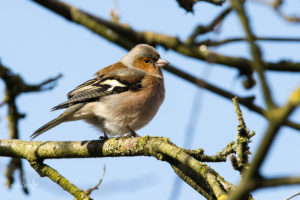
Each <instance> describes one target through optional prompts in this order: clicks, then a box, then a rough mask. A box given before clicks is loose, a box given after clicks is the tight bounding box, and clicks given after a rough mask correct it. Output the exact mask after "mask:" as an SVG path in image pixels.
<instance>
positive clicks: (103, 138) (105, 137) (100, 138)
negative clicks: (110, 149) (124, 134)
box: [99, 131, 108, 140]
mask: <svg viewBox="0 0 300 200" xmlns="http://www.w3.org/2000/svg"><path fill="white" fill-rule="evenodd" d="M103 134H104V136H100V137H99V140H107V139H108V136H107V134H106V132H105V131H103Z"/></svg>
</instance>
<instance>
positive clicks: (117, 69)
mask: <svg viewBox="0 0 300 200" xmlns="http://www.w3.org/2000/svg"><path fill="white" fill-rule="evenodd" d="M167 64H168V62H167V61H165V60H163V59H161V58H160V55H159V53H158V52H157V51H156V50H155V49H154V48H153V47H151V46H149V45H147V44H139V45H137V46H135V47H134V48H133V49H131V51H129V53H128V54H127V55H125V56H124V57H123V58H121V60H120V61H119V62H117V63H115V64H113V65H109V66H107V67H105V68H103V69H101V70H100V71H98V72H97V73H96V74H95V78H93V79H91V80H88V81H86V82H84V83H83V84H81V85H79V86H78V87H76V88H75V89H74V90H72V91H71V92H69V93H68V94H67V96H68V100H67V101H65V102H63V103H61V104H59V105H57V106H55V107H54V108H52V110H58V109H62V108H66V110H65V111H64V112H63V113H62V114H61V115H60V116H58V117H57V118H56V119H54V120H52V121H50V122H49V123H47V124H45V125H44V126H42V127H41V128H39V129H37V130H36V131H35V132H34V133H33V134H32V135H31V138H32V139H33V138H35V137H37V136H39V135H41V134H42V133H44V132H45V131H47V130H49V129H51V128H53V127H55V126H57V125H59V124H61V123H63V122H67V121H75V120H85V121H86V122H88V123H90V124H92V125H94V126H95V127H97V128H99V129H100V130H101V131H102V132H103V133H104V136H105V137H106V138H107V135H111V136H114V135H120V136H123V135H127V134H130V135H131V136H138V135H137V134H136V133H135V130H138V129H140V128H142V127H144V126H145V125H147V124H148V123H149V122H150V121H151V120H152V118H153V117H154V115H155V114H156V113H157V111H158V109H159V107H160V105H161V104H162V102H163V100H164V96H165V88H164V79H163V74H162V70H161V68H162V67H164V66H166V65H167Z"/></svg>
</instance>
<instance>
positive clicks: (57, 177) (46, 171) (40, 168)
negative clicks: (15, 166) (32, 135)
mask: <svg viewBox="0 0 300 200" xmlns="http://www.w3.org/2000/svg"><path fill="white" fill-rule="evenodd" d="M29 163H30V165H31V167H32V168H33V169H34V170H35V171H36V172H37V173H38V174H39V175H40V176H41V177H45V176H47V177H48V178H49V179H51V180H52V181H53V182H55V183H57V184H58V185H59V186H60V187H61V188H62V189H64V190H66V191H68V192H69V193H70V194H72V195H73V196H74V197H75V198H76V199H77V200H92V199H91V198H90V197H89V195H88V194H86V193H85V192H84V191H83V190H81V189H79V188H77V187H76V186H75V185H73V184H72V183H71V182H70V181H68V180H67V179H66V178H65V177H63V176H62V175H61V174H60V173H58V172H57V171H56V170H55V169H53V168H52V167H50V166H49V165H46V164H44V163H43V162H41V161H38V160H29Z"/></svg>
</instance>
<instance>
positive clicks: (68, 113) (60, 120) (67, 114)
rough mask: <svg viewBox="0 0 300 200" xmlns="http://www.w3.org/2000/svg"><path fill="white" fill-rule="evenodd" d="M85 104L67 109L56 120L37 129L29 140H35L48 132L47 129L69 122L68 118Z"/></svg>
mask: <svg viewBox="0 0 300 200" xmlns="http://www.w3.org/2000/svg"><path fill="white" fill-rule="evenodd" d="M84 105H85V104H84V103H80V104H76V105H74V106H71V107H69V108H68V109H67V110H65V112H64V113H63V114H61V115H59V116H58V117H57V118H55V119H54V120H52V121H50V122H48V123H47V124H45V125H44V126H42V127H40V128H39V129H37V130H36V131H34V133H33V134H32V135H31V136H30V138H31V139H34V138H36V137H37V136H39V135H41V134H42V133H44V132H46V131H48V130H49V129H51V128H53V127H55V126H57V125H59V124H61V123H63V122H65V121H69V120H70V117H71V116H72V115H73V114H74V113H75V112H76V111H78V110H79V109H80V108H82V107H83V106H84Z"/></svg>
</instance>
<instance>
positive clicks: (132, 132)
mask: <svg viewBox="0 0 300 200" xmlns="http://www.w3.org/2000/svg"><path fill="white" fill-rule="evenodd" d="M127 128H128V130H129V131H130V134H129V136H131V137H141V136H139V135H138V134H137V133H136V132H135V131H134V130H132V129H131V128H129V127H127Z"/></svg>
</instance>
